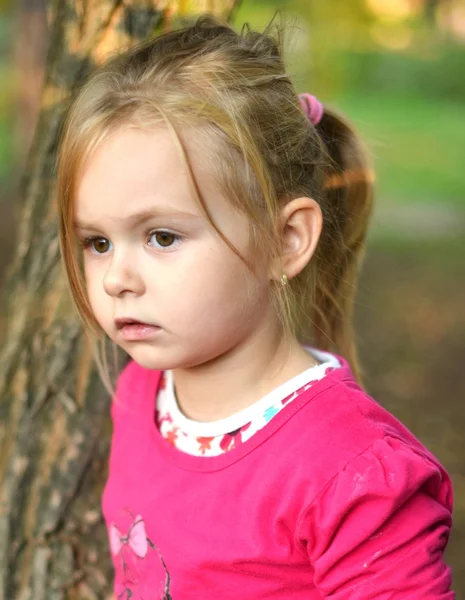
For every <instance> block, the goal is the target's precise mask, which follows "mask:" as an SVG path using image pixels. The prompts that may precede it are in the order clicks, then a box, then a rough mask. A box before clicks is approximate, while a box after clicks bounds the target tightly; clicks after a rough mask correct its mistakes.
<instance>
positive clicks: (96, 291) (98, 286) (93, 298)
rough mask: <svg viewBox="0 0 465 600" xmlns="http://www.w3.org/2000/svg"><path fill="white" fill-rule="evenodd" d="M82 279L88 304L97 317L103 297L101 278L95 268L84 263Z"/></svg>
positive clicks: (86, 262)
mask: <svg viewBox="0 0 465 600" xmlns="http://www.w3.org/2000/svg"><path fill="white" fill-rule="evenodd" d="M84 278H85V284H86V291H87V297H88V299H89V303H90V305H91V307H92V310H93V311H94V313H96V315H97V316H98V312H99V308H100V310H101V307H102V300H103V298H104V296H105V294H104V290H103V283H102V277H101V275H100V273H99V270H98V269H97V268H96V266H95V265H94V264H89V262H88V261H85V263H84Z"/></svg>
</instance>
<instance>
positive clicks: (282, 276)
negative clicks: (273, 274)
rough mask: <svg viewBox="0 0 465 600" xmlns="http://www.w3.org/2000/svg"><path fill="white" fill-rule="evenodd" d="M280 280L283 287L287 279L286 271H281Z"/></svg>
mask: <svg viewBox="0 0 465 600" xmlns="http://www.w3.org/2000/svg"><path fill="white" fill-rule="evenodd" d="M280 282H281V285H282V287H285V286H286V285H287V282H288V279H287V275H286V273H283V274H282V275H281V279H280Z"/></svg>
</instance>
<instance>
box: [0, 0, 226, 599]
mask: <svg viewBox="0 0 465 600" xmlns="http://www.w3.org/2000/svg"><path fill="white" fill-rule="evenodd" d="M236 4H238V0H197V1H196V2H195V1H192V0H191V1H190V2H186V0H171V1H170V0H158V1H157V0H75V1H72V0H53V2H52V3H51V6H50V8H49V21H50V28H51V35H50V47H49V53H48V58H47V65H46V73H45V85H44V89H43V93H42V101H41V111H40V117H39V121H38V126H37V131H36V135H35V139H34V142H33V144H32V149H31V153H30V156H29V161H28V165H27V169H26V175H25V178H24V182H23V187H22V195H21V206H20V207H19V211H18V212H19V214H20V223H19V228H18V231H17V235H16V240H17V242H16V248H15V258H14V260H13V264H12V265H11V269H10V273H9V279H8V283H7V286H6V293H7V299H8V300H7V303H6V306H5V308H6V313H5V316H6V318H5V321H6V327H5V338H6V343H5V345H4V347H3V349H2V352H1V355H0V364H1V369H2V372H1V378H0V482H1V489H0V600H29V599H30V600H64V599H68V598H69V599H80V598H86V599H94V598H102V599H104V598H110V597H111V578H112V576H111V566H110V560H109V557H108V552H107V541H106V532H105V527H104V524H103V520H102V516H101V512H100V497H101V492H102V488H103V484H104V481H105V475H106V462H107V454H108V445H109V433H110V424H109V416H108V414H109V411H108V408H109V398H108V394H107V393H106V392H105V391H104V390H103V388H102V385H101V384H100V382H99V380H98V377H97V376H96V374H95V371H94V369H93V367H92V357H91V355H90V352H89V348H88V347H87V345H86V343H85V339H84V338H83V336H82V335H81V327H80V324H79V322H78V319H77V317H76V314H75V312H74V310H73V308H72V307H71V302H70V299H69V296H68V293H67V290H66V286H65V282H64V278H63V274H62V271H61V267H60V264H59V248H58V236H57V225H56V219H55V210H54V206H53V201H52V198H51V187H52V183H53V172H54V160H55V150H56V146H57V138H58V132H59V129H60V126H61V123H62V119H63V114H64V110H65V106H66V103H67V100H68V98H69V95H70V92H71V91H72V90H73V89H74V88H75V86H76V85H78V84H79V82H80V81H81V80H82V78H83V77H84V76H86V75H87V73H89V71H90V70H91V69H92V68H93V67H94V66H95V65H96V64H98V63H99V62H101V60H102V59H103V58H104V57H105V55H107V54H108V53H110V52H113V51H115V50H117V49H122V48H124V47H127V46H128V45H130V44H132V43H134V42H135V41H138V40H142V39H144V38H147V37H149V36H151V35H153V34H154V33H156V32H157V31H160V30H163V29H166V28H167V27H171V26H172V25H173V20H175V19H177V18H178V17H181V18H182V19H184V18H189V17H192V16H193V14H194V10H195V13H197V14H198V13H199V12H202V11H205V10H208V11H209V12H213V13H215V14H217V15H219V16H222V17H223V18H228V17H229V16H230V14H231V11H232V10H233V9H234V7H235V5H236Z"/></svg>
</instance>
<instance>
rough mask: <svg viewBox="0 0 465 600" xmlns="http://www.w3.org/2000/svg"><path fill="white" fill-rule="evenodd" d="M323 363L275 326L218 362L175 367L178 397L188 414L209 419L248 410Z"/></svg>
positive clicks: (245, 341)
mask: <svg viewBox="0 0 465 600" xmlns="http://www.w3.org/2000/svg"><path fill="white" fill-rule="evenodd" d="M316 364H318V362H317V361H316V360H315V359H314V358H313V357H312V356H310V355H309V353H308V352H306V351H305V350H304V349H303V348H302V346H301V345H300V344H299V343H298V341H297V340H296V339H295V338H290V337H288V336H287V337H286V336H284V335H283V334H282V332H280V328H279V326H278V325H277V324H276V326H275V327H273V328H270V327H268V328H265V329H263V330H261V331H258V332H255V334H254V335H253V336H251V337H250V338H248V339H246V340H243V342H242V343H241V344H239V345H238V346H236V347H234V348H232V349H230V350H229V351H228V352H226V353H224V354H222V355H221V356H218V357H216V358H215V359H214V360H211V361H208V362H207V363H203V364H202V365H198V366H195V367H191V368H188V369H176V370H174V371H173V378H174V385H175V388H176V396H177V399H178V402H179V406H180V409H181V410H182V412H183V413H184V414H185V415H186V417H188V418H190V419H193V420H195V421H202V422H210V421H216V420H218V419H223V418H226V417H228V416H231V415H233V414H235V413H236V412H238V411H240V410H243V409H244V408H247V407H248V406H251V405H252V404H254V403H255V402H256V401H257V400H260V398H262V397H263V396H265V395H266V394H268V393H269V392H271V391H272V390H273V389H275V388H276V387H277V386H279V385H281V384H283V383H285V382H286V381H288V380H289V379H291V378H292V377H295V376H296V375H298V374H299V373H302V372H303V371H305V370H306V369H309V368H310V367H312V366H314V365H316Z"/></svg>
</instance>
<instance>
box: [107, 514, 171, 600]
mask: <svg viewBox="0 0 465 600" xmlns="http://www.w3.org/2000/svg"><path fill="white" fill-rule="evenodd" d="M109 538H110V549H111V552H112V554H113V555H114V556H115V557H116V556H117V557H119V559H120V560H121V566H122V570H123V575H124V583H123V586H124V589H123V590H122V591H121V592H120V593H119V595H118V596H117V598H118V600H132V599H134V600H135V598H136V596H134V590H133V589H131V588H133V587H134V586H135V585H137V584H138V577H137V574H136V573H133V572H132V568H131V566H130V564H129V563H130V562H134V558H135V557H137V559H145V558H146V557H147V555H148V553H149V549H151V550H154V551H155V552H156V554H157V555H158V558H159V559H160V562H161V564H162V566H163V570H164V572H165V582H164V590H163V595H162V596H160V600H172V596H171V594H170V583H171V578H170V574H169V571H168V569H167V567H166V564H165V561H164V560H163V556H162V555H161V552H160V550H159V549H158V547H157V546H156V544H154V543H153V542H152V541H151V540H150V539H149V538H148V537H147V533H146V529H145V522H144V519H143V518H142V517H141V516H140V515H138V516H136V517H135V519H134V520H133V522H132V524H131V525H130V527H129V529H128V532H127V534H126V535H124V534H122V533H121V532H120V531H119V529H118V528H117V526H116V525H115V524H114V523H112V524H111V526H110V531H109ZM130 558H131V559H132V561H130V560H128V559H130ZM137 559H136V560H137ZM139 600H152V598H148V597H143V596H141V595H139ZM153 600H155V599H153Z"/></svg>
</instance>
